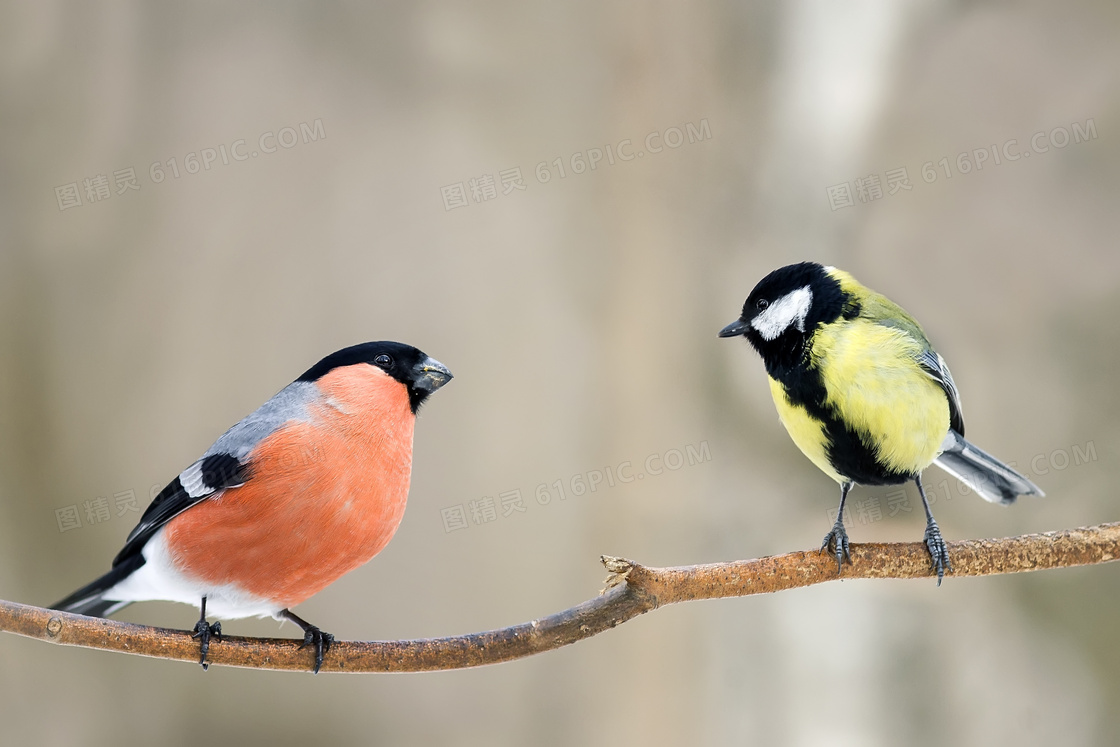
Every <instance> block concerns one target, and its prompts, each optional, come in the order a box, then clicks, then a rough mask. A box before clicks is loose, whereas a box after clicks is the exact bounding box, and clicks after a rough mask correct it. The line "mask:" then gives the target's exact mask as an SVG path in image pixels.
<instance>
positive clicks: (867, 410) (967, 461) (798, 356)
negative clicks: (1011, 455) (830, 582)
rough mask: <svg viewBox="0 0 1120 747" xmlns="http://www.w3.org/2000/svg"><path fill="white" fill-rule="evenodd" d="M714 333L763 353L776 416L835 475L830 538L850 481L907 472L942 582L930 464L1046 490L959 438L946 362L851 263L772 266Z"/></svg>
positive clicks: (836, 542)
mask: <svg viewBox="0 0 1120 747" xmlns="http://www.w3.org/2000/svg"><path fill="white" fill-rule="evenodd" d="M719 336H720V337H738V336H744V337H746V338H747V340H748V341H749V342H750V343H751V345H752V346H753V347H754V349H755V350H757V351H758V353H759V354H760V355H761V356H762V360H763V362H764V363H765V364H766V373H767V374H769V377H770V392H771V394H772V395H773V397H774V404H775V405H777V408H778V417H779V418H780V419H781V421H782V424H783V425H784V426H785V427H786V430H787V431H789V435H790V437H791V438H793V441H794V443H796V444H797V446H798V448H800V449H801V451H802V452H803V453H804V454H805V456H807V457H809V459H810V460H811V461H812V462H813V464H815V465H817V466H818V467H820V468H821V470H823V471H824V473H825V474H827V475H828V476H829V477H831V478H832V479H833V480H836V482H838V483H840V509H839V511H838V512H837V514H836V524H835V525H834V526H833V527H832V531H830V532H829V533H828V534H827V535H825V538H824V544H822V545H821V549H822V550H824V549H825V548H826V547H831V551H832V552H833V553H834V554H835V556H836V562H837V569H838V570H839V568H840V566H841V565H842V563H843V558H844V557H845V556H847V557H848V559H849V560H851V555H850V554H849V551H848V534H847V532H846V531H844V522H843V514H844V501H845V499H846V498H847V497H848V491H849V490H851V488H852V485H853V484H855V483H860V484H862V485H898V484H901V483H905V482H907V481H909V480H913V481H914V482H915V483H916V484H917V486H918V493H919V494H920V495H921V496H922V505H923V506H924V507H925V511H926V533H925V543H926V547H927V548H928V549H929V553H930V556H931V558H932V560H933V567H934V569H935V570H936V571H937V583H938V584H940V583H941V579H942V577H943V576H944V575H945V573H946V572H947V571H951V570H952V568H951V566H950V564H949V553H948V551H947V550H946V548H945V541H944V540H943V539H942V537H941V530H940V529H939V528H938V526H937V522H936V521H934V520H933V514H932V513H930V510H929V501H928V500H926V493H925V489H924V488H923V487H922V471H923V470H924V469H925V468H926V467H928V466H929V465H930V464H937V465H938V466H939V467H941V468H942V469H944V470H945V471H947V472H948V473H949V474H951V475H953V476H954V477H956V478H957V479H959V480H961V481H962V482H964V483H965V484H966V485H968V486H969V487H971V488H972V489H973V490H975V491H976V492H977V493H979V494H980V495H981V496H982V497H983V498H984V499H986V500H988V501H991V502H992V503H1002V504H1005V505H1006V504H1009V503H1011V502H1013V501H1014V500H1015V498H1016V497H1017V496H1020V495H1038V496H1041V495H1043V492H1042V491H1041V490H1039V488H1038V487H1037V486H1036V485H1035V484H1034V483H1032V482H1031V481H1030V480H1028V479H1027V478H1025V477H1023V476H1022V475H1021V474H1019V473H1018V472H1016V471H1015V470H1013V469H1012V468H1011V467H1008V466H1007V465H1006V464H1003V463H1002V462H1000V461H999V460H998V459H995V458H994V457H992V456H990V455H988V454H986V453H984V452H983V451H981V450H980V449H978V448H976V447H975V446H973V445H972V444H970V443H969V442H968V441H965V440H964V419H963V418H962V417H961V402H960V397H959V396H958V394H957V387H956V385H955V384H954V383H953V377H952V375H951V374H950V373H949V367H948V366H946V365H945V359H944V358H942V357H941V356H940V355H938V353H937V352H936V351H935V350H934V349H933V347H932V346H931V345H930V344H929V340H927V339H926V336H925V333H924V332H923V331H922V328H921V327H920V326H919V325H918V323H917V322H916V321H914V319H913V317H911V316H910V315H909V314H907V313H906V312H905V311H904V310H903V309H902V308H901V307H900V306H898V305H897V304H895V303H894V302H892V301H891V300H889V299H888V298H886V297H885V296H882V295H880V294H878V293H876V292H875V291H873V290H870V289H869V288H865V287H864V286H862V285H860V284H859V283H858V282H856V280H855V278H853V277H852V276H851V275H849V274H848V273H846V272H844V271H842V270H837V269H836V268H835V267H822V266H821V265H819V264H817V263H815V262H802V263H800V264H795V265H789V266H787V267H782V268H780V269H777V270H774V271H773V272H771V273H770V274H769V275H767V276H766V277H765V278H763V279H762V281H761V282H759V284H758V285H756V286H755V288H754V290H752V291H751V294H750V295H749V296H748V297H747V300H746V303H744V304H743V313H742V315H741V316H740V317H739V318H738V319H736V320H735V321H734V322H732V323H731V324H729V325H727V326H726V327H724V328H723V329H722V330H720V333H719Z"/></svg>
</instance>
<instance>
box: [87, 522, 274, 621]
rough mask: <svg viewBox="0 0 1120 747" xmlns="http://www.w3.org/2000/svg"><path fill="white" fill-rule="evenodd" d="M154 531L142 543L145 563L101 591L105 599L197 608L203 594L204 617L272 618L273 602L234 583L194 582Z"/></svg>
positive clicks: (160, 536) (159, 534) (161, 531)
mask: <svg viewBox="0 0 1120 747" xmlns="http://www.w3.org/2000/svg"><path fill="white" fill-rule="evenodd" d="M163 535H164V530H162V529H161V530H160V531H159V532H157V533H156V534H155V535H154V536H153V537H152V538H151V539H150V540H148V543H147V544H146V545H145V546H144V550H143V553H144V560H145V563H144V565H142V566H141V567H140V568H139V569H137V570H136V571H135V572H133V573H132V574H131V575H130V576H129V577H128V578H126V579H125V580H123V581H121V582H120V583H119V584H117V585H116V586H114V587H113V588H111V589H109V590H108V591H106V592H105V594H104V597H105V599H112V600H116V601H121V602H150V601H165V602H182V603H183V604H189V605H191V606H193V607H195V608H197V607H198V606H199V605H200V604H201V603H202V598H203V597H206V614H207V616H212V617H216V618H219V619H222V620H236V619H238V618H242V617H275V616H276V615H277V613H279V612H280V608H279V607H278V606H277V605H276V603H275V602H271V601H269V600H267V599H261V598H260V597H257V596H254V595H252V594H249V593H247V592H245V591H243V590H241V589H240V588H238V587H237V586H236V585H235V584H224V585H221V586H215V585H213V584H207V583H203V582H200V581H196V580H194V579H192V578H190V577H189V576H187V575H186V574H184V573H183V572H182V571H180V570H179V569H178V568H176V567H175V564H174V563H172V562H171V556H170V555H169V554H168V552H167V543H166V542H165V540H164V536H163Z"/></svg>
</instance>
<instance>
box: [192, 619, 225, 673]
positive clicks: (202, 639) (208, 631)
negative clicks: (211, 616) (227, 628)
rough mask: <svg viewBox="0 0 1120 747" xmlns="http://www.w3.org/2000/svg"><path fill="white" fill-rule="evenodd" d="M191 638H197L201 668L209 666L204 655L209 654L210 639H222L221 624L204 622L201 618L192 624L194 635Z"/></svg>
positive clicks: (204, 668)
mask: <svg viewBox="0 0 1120 747" xmlns="http://www.w3.org/2000/svg"><path fill="white" fill-rule="evenodd" d="M191 638H197V639H198V649H199V651H198V663H199V664H201V665H202V668H203V670H206V669H209V668H210V662H208V661H206V657H207V656H209V655H210V639H211V638H216V639H217V640H218V641H219V642H220V641H221V640H222V624H221V623H220V622H216V623H214V624H213V625H211V624H210V623H208V622H206V618H202V619H201V620H199V621H198V622H197V623H195V626H194V635H192V636H191Z"/></svg>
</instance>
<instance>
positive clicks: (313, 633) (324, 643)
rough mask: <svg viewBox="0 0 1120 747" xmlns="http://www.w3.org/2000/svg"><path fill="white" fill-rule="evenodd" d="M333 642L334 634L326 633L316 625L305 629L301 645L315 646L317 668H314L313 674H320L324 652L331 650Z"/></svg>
mask: <svg viewBox="0 0 1120 747" xmlns="http://www.w3.org/2000/svg"><path fill="white" fill-rule="evenodd" d="M332 643H334V636H333V635H331V634H330V633H324V632H323V631H321V630H319V628H317V627H316V626H314V625H311V626H309V627H308V628H306V629H305V630H304V631H303V643H301V644H300V646H299V647H300V648H303V647H304V646H314V647H315V669H313V670H312V674H319V669H320V667H322V666H323V654H325V653H327V652H328V651H330V650H331V644H332Z"/></svg>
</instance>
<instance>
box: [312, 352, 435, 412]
mask: <svg viewBox="0 0 1120 747" xmlns="http://www.w3.org/2000/svg"><path fill="white" fill-rule="evenodd" d="M360 363H366V364H369V365H371V366H376V367H377V368H380V369H381V370H383V371H384V372H385V373H387V374H389V375H390V376H392V377H393V378H394V379H396V380H397V381H399V382H401V383H402V384H404V385H405V386H406V387H408V400H409V404H410V405H411V406H412V411H413V412H416V411H417V410H418V409H420V405H422V404H423V403H424V400H426V399H427V398H428V396H429V395H431V394H432V392H434V391H436V390H437V389H439V388H440V387H441V386H443V385H444V384H446V383H447V382H449V381H451V378H452V376H451V372H450V371H449V370H447V367H446V366H444V365H443V364H442V363H440V362H439V361H437V360H436V359H434V358H432V357H431V356H429V355H428V354H427V353H425V352H423V351H422V350H419V349H417V348H414V347H412V346H411V345H405V344H404V343H401V342H390V341H387V340H383V341H379V342H363V343H361V344H360V345H352V346H350V347H348V348H343V349H342V350H338V351H336V352H334V353H331V354H330V355H328V356H327V357H326V358H323V360H321V361H319V362H318V363H316V364H315V365H314V366H312V367H311V368H309V369H307V371H305V372H304V374H303V375H302V376H300V377H299V378H298V379H296V381H318V380H319V379H320V378H322V377H323V376H325V375H326V374H328V373H330V372H331V371H333V370H334V369H336V368H342V367H344V366H353V365H355V364H360Z"/></svg>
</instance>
